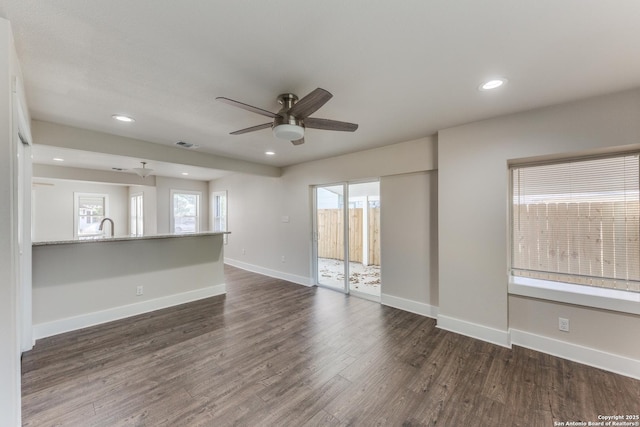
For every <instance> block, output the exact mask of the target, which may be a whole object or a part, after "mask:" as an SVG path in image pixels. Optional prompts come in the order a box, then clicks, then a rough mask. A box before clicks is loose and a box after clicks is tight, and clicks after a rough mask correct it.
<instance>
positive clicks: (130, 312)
mask: <svg viewBox="0 0 640 427" xmlns="http://www.w3.org/2000/svg"><path fill="white" fill-rule="evenodd" d="M226 293H227V291H226V285H225V284H224V283H223V284H220V285H215V286H209V287H207V288H202V289H196V290H193V291H189V292H182V293H179V294H174V295H167V296H164V297H160V298H155V299H151V300H147V301H142V302H138V303H135V304H128V305H123V306H120V307H114V308H110V309H107V310H101V311H96V312H93V313H87V314H82V315H79V316H74V317H68V318H66V319H60V320H54V321H52V322H45V323H40V324H37V325H33V338H34V340H36V339H40V338H45V337H50V336H52V335H57V334H62V333H64V332H69V331H75V330H77V329H82V328H86V327H89V326H94V325H99V324H101V323H106V322H112V321H114V320H119V319H124V318H126V317H131V316H136V315H138V314H143V313H148V312H150V311H155V310H160V309H162V308H167V307H173V306H175V305H179V304H184V303H188V302H192V301H197V300H200V299H204V298H209V297H214V296H217V295H224V294H226Z"/></svg>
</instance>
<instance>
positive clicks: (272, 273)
mask: <svg viewBox="0 0 640 427" xmlns="http://www.w3.org/2000/svg"><path fill="white" fill-rule="evenodd" d="M224 263H225V264H229V265H231V266H233V267H237V268H241V269H243V270H247V271H251V272H253V273H258V274H263V275H265V276H269V277H273V278H276V279H281V280H286V281H287V282H293V283H297V284H298V285H303V286H313V281H312V280H311V278H309V277H305V276H298V275H295V274H289V273H285V272H283V271H277V270H271V269H269V268H264V267H260V266H259V265H254V264H249V263H246V262H242V261H238V260H236V259H231V258H225V259H224Z"/></svg>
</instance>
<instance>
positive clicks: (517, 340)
mask: <svg viewBox="0 0 640 427" xmlns="http://www.w3.org/2000/svg"><path fill="white" fill-rule="evenodd" d="M511 343H512V344H514V345H517V346H520V347H525V348H529V349H532V350H536V351H540V352H543V353H547V354H550V355H552V356H556V357H560V358H562V359H567V360H572V361H574V362H578V363H582V364H585V365H589V366H593V367H596V368H600V369H604V370H606V371H609V372H614V373H616V374H620V375H625V376H627V377H631V378H635V379H639V380H640V360H635V359H631V358H628V357H624V356H619V355H617V354H611V353H607V352H604V351H601V350H596V349H594V348H591V347H584V346H581V345H578V344H572V343H568V342H565V341H559V340H556V339H553V338H548V337H544V336H541V335H536V334H532V333H530V332H525V331H520V330H518V329H511Z"/></svg>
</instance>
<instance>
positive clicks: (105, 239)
mask: <svg viewBox="0 0 640 427" xmlns="http://www.w3.org/2000/svg"><path fill="white" fill-rule="evenodd" d="M222 234H231V232H230V231H204V232H201V233H182V234H154V235H150V236H116V237H102V238H100V239H84V240H80V239H73V240H52V241H45V242H33V246H48V245H68V244H76V243H104V242H124V241H128V240H152V239H173V238H178V237H197V236H217V235H222Z"/></svg>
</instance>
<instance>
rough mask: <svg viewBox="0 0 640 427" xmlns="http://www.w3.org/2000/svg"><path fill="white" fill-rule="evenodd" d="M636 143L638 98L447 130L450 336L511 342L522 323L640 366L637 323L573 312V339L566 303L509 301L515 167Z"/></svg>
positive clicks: (442, 238) (444, 259)
mask: <svg viewBox="0 0 640 427" xmlns="http://www.w3.org/2000/svg"><path fill="white" fill-rule="evenodd" d="M639 143H640V90H634V91H628V92H623V93H618V94H613V95H608V96H602V97H597V98H592V99H587V100H584V101H580V102H574V103H569V104H563V105H558V106H554V107H549V108H544V109H539V110H534V111H529V112H525V113H520V114H513V115H509V116H504V117H499V118H495V119H491V120H485V121H482V122H477V123H471V124H468V125H464V126H459V127H455V128H451V129H446V130H443V131H441V132H440V133H439V135H438V153H439V156H438V163H439V171H438V180H439V186H438V194H439V202H438V204H439V212H438V218H439V230H438V234H439V242H440V243H439V263H440V265H439V269H440V307H439V311H440V315H441V317H442V318H443V319H445V320H447V321H448V322H449V328H450V329H456V330H462V331H464V329H465V325H466V324H472V325H475V326H477V327H478V328H476V331H475V332H476V335H479V336H480V337H482V336H483V335H485V333H486V335H485V337H486V336H487V335H492V334H494V333H495V334H496V335H498V336H499V335H501V334H503V336H505V337H506V336H507V330H508V328H509V326H510V324H511V325H517V328H518V329H519V330H523V331H526V332H528V333H531V334H534V335H535V336H537V337H547V338H554V339H556V340H562V341H563V342H566V343H572V344H575V345H581V346H585V347H589V348H592V349H596V350H598V351H602V352H607V353H612V354H618V355H623V356H627V357H631V358H634V359H635V360H636V361H637V360H639V359H640V346H638V345H637V336H638V331H639V330H640V317H638V316H633V315H626V314H621V313H615V312H614V313H608V312H605V311H603V310H594V309H587V308H582V307H578V306H570V307H571V308H570V311H571V313H572V319H571V321H572V324H571V326H572V332H571V333H568V334H566V333H565V334H563V335H559V334H558V331H557V329H558V319H557V315H556V314H557V313H561V312H565V311H566V310H565V311H563V310H564V309H562V308H561V307H560V306H561V304H555V303H544V302H542V301H538V300H534V299H526V298H524V299H523V298H520V297H518V298H517V299H513V298H512V299H511V300H510V299H509V297H508V293H507V287H508V276H507V272H508V261H507V252H508V237H507V236H508V218H507V215H508V206H509V200H508V195H509V189H508V174H507V163H508V161H509V160H512V159H519V158H526V157H536V156H548V157H550V158H553V157H558V156H564V155H566V154H571V153H575V154H578V153H595V152H603V151H611V150H615V149H616V148H619V147H625V148H629V147H632V146H634V145H635V146H637V144H639ZM510 306H511V307H512V308H513V309H512V310H509V307H510ZM551 306H553V308H550V307H551ZM545 317H546V318H545ZM543 318H545V319H544V320H543ZM574 319H575V320H574ZM439 323H440V322H439ZM621 325H624V326H625V327H620V326H621ZM472 329H473V328H472ZM573 329H575V331H573ZM580 331H583V332H580ZM630 342H635V343H636V344H635V345H633V344H632V345H630V344H629V343H630Z"/></svg>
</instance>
